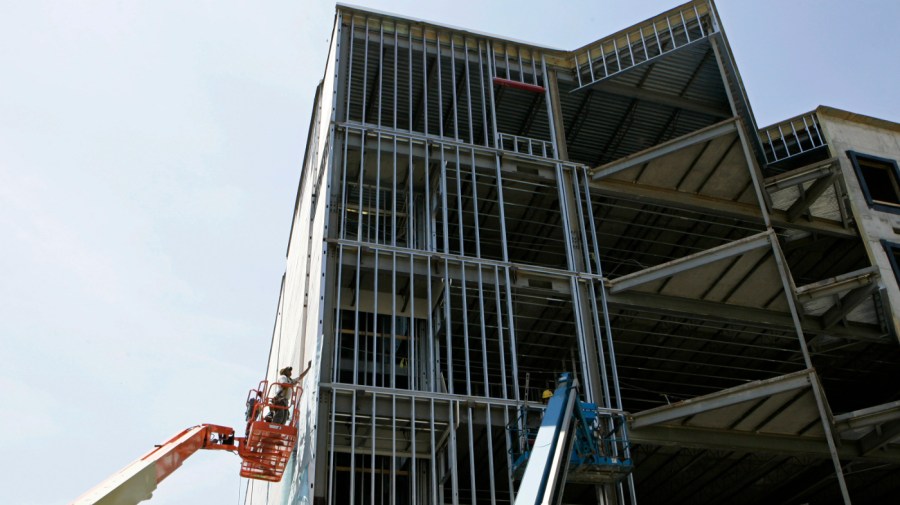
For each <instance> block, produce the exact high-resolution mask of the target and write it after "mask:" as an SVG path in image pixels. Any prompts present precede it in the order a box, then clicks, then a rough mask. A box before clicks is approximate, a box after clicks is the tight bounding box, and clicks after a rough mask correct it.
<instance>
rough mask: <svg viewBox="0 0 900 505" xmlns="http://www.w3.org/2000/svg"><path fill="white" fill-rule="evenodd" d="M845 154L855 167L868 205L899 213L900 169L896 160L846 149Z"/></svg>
mask: <svg viewBox="0 0 900 505" xmlns="http://www.w3.org/2000/svg"><path fill="white" fill-rule="evenodd" d="M847 156H848V157H849V158H850V161H851V162H852V163H853V168H854V169H856V175H857V177H858V178H859V183H860V186H862V190H863V193H865V195H866V201H868V202H869V206H870V207H873V208H876V209H878V210H884V211H887V212H895V213H900V170H898V168H897V162H896V161H894V160H889V159H885V158H878V157H875V156H869V155H866V154H860V153H857V152H854V151H847Z"/></svg>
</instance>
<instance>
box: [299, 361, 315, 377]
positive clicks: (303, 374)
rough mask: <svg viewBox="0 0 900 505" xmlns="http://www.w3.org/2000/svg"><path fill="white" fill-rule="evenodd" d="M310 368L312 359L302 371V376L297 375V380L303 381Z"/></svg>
mask: <svg viewBox="0 0 900 505" xmlns="http://www.w3.org/2000/svg"><path fill="white" fill-rule="evenodd" d="M310 368H312V361H309V362H307V363H306V370H303V372H301V373H300V376H299V377H297V382H300V381H302V380H303V378H304V377H306V374H308V373H309V369H310Z"/></svg>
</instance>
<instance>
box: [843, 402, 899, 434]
mask: <svg viewBox="0 0 900 505" xmlns="http://www.w3.org/2000/svg"><path fill="white" fill-rule="evenodd" d="M896 420H900V400H898V401H895V402H890V403H884V404H881V405H876V406H874V407H869V408H865V409H860V410H854V411H853V412H847V413H845V414H841V415H838V416H834V429H835V431H837V432H839V433H840V432H843V431H848V430H856V429H860V428H866V427H869V426H876V425H879V424H884V423H887V422H890V421H896Z"/></svg>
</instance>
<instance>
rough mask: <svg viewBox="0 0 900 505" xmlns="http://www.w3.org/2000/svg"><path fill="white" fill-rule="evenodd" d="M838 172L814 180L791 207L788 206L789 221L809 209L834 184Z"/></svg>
mask: <svg viewBox="0 0 900 505" xmlns="http://www.w3.org/2000/svg"><path fill="white" fill-rule="evenodd" d="M836 177H837V176H836V174H834V173H832V174H830V175H827V176H825V177H822V178H821V179H818V180H817V181H816V182H814V183H813V184H812V185H811V186H810V187H809V188H807V189H806V190H805V191H803V192H802V194H801V195H800V197H799V198H797V201H795V202H794V203H793V204H791V206H790V208H788V210H787V211H786V212H787V218H788V221H794V220H796V219H797V218H798V217H800V215H801V214H803V213H804V212H806V211H807V209H809V208H810V206H812V204H814V203H815V202H816V200H818V199H819V197H820V196H822V195H823V194H825V192H826V191H828V188H830V187H831V186H833V185H834V181H835V179H836Z"/></svg>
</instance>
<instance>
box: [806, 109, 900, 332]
mask: <svg viewBox="0 0 900 505" xmlns="http://www.w3.org/2000/svg"><path fill="white" fill-rule="evenodd" d="M816 113H817V115H818V117H819V119H820V121H821V123H822V127H823V129H824V131H825V136H826V138H827V139H828V145H829V148H830V150H831V154H832V156H836V157H837V158H838V159H839V160H840V164H841V173H842V175H843V178H844V183H845V186H846V188H847V194H848V196H849V207H850V211H851V213H852V214H853V219H854V221H855V222H856V223H857V226H858V227H859V231H860V235H861V237H862V240H863V242H864V244H865V246H866V250H867V252H868V254H869V258H870V259H871V262H872V264H873V265H876V266H877V267H878V269H879V272H880V274H881V280H880V285H881V286H882V287H883V288H885V291H886V292H887V295H888V298H889V300H890V304H891V307H892V310H891V311H890V314H889V315H888V317H891V318H892V323H893V325H894V332H895V333H896V334H897V335H900V288H898V285H897V277H896V275H895V273H894V271H893V268H892V266H891V263H890V260H889V259H888V255H887V252H886V251H885V250H884V247H883V246H882V244H881V241H882V240H887V241H889V242H893V243H900V213H898V214H894V213H890V212H883V211H880V210H876V209H873V208H871V207H870V206H869V205H868V203H867V202H866V197H865V194H864V193H863V189H862V187H861V186H860V182H859V178H858V177H857V175H856V170H855V169H854V167H853V163H852V162H851V161H850V158H849V157H848V155H847V151H848V150H851V151H856V152H858V153H862V154H868V155H871V156H877V157H879V158H887V159H891V160H895V161H900V125H897V124H896V123H890V122H888V121H882V120H878V119H874V118H869V117H866V116H860V115H857V114H852V113H848V112H844V111H840V110H835V109H831V108H828V107H820V108H819V109H818V110H817V111H816ZM898 211H900V209H898Z"/></svg>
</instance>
